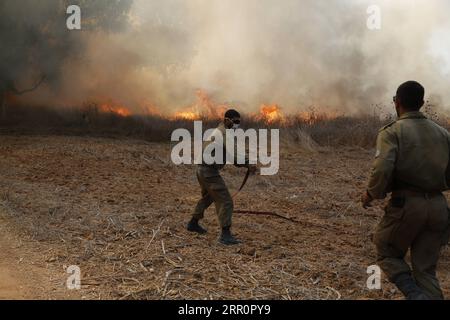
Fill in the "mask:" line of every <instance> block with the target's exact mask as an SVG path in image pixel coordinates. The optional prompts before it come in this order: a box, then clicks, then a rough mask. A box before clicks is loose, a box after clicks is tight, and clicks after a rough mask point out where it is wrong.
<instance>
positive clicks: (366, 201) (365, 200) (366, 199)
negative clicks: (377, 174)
mask: <svg viewBox="0 0 450 320" xmlns="http://www.w3.org/2000/svg"><path fill="white" fill-rule="evenodd" d="M372 201H373V198H372V196H371V195H370V194H369V192H367V191H365V192H364V194H363V195H362V197H361V202H362V206H363V208H364V209H367V208H370V207H371V206H372Z"/></svg>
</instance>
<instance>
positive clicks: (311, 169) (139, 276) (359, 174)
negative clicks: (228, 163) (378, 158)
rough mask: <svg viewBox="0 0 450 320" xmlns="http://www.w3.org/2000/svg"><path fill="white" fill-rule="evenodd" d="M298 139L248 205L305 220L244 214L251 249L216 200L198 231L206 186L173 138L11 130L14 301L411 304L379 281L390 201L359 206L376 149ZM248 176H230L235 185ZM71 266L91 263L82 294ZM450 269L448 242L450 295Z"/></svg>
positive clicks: (1, 180)
mask: <svg viewBox="0 0 450 320" xmlns="http://www.w3.org/2000/svg"><path fill="white" fill-rule="evenodd" d="M294 136H296V137H297V138H295V139H294V138H292V137H293V135H292V134H290V135H288V138H286V139H287V140H286V141H288V142H290V143H287V142H286V141H284V142H283V147H282V150H281V152H280V153H281V156H280V171H279V173H278V174H277V175H275V176H265V177H262V176H252V177H250V179H249V181H248V183H247V185H246V187H245V189H244V190H243V191H242V192H241V193H240V194H239V195H238V197H237V198H236V199H235V207H236V209H240V210H262V211H268V210H269V211H275V212H277V213H279V214H282V215H285V216H288V217H291V218H294V219H296V220H298V221H299V223H292V222H289V221H286V220H282V219H278V218H276V217H270V216H255V215H243V214H235V215H234V226H233V230H234V232H235V233H236V234H237V236H238V237H239V238H240V239H241V240H243V244H242V245H238V246H233V247H225V246H223V245H220V244H218V243H217V237H218V232H219V230H218V224H217V219H216V216H215V212H214V209H213V208H210V209H209V210H208V211H207V214H206V219H205V221H204V225H205V226H206V227H207V228H208V230H209V232H208V234H207V235H205V236H198V235H193V234H190V233H188V232H187V231H185V224H186V222H187V220H188V219H189V216H190V213H191V212H192V210H193V207H194V205H195V203H196V201H197V200H198V199H199V192H200V190H199V187H198V184H197V181H196V178H195V174H194V172H195V168H194V167H193V166H175V165H173V164H172V162H171V161H170V150H171V149H170V144H169V143H159V142H158V143H156V142H148V141H144V140H141V139H135V138H123V137H122V138H105V137H89V136H65V135H38V134H33V135H19V134H11V133H10V134H8V133H4V134H2V135H0V222H1V223H0V225H1V237H2V241H1V248H0V252H2V254H1V255H2V257H1V259H0V261H1V262H0V270H1V273H2V283H6V284H9V286H6V285H5V286H3V287H0V297H2V296H3V297H25V298H36V297H38V298H50V299H52V298H83V299H110V298H111V299H399V298H401V294H400V293H399V292H398V291H397V290H395V289H394V287H393V286H392V285H390V284H389V283H388V282H387V281H386V279H384V278H383V282H382V290H374V291H370V290H368V289H367V288H366V279H367V276H368V275H367V274H366V269H367V267H368V266H369V265H371V264H373V263H374V261H375V255H374V246H373V244H372V242H371V232H372V230H373V229H374V227H375V225H376V223H377V221H378V220H379V219H380V217H381V216H382V213H383V211H382V206H383V203H377V206H376V207H374V208H373V209H371V210H369V211H365V210H363V209H362V208H361V207H360V204H359V196H360V193H361V191H362V190H364V188H365V184H366V181H367V178H368V174H369V168H370V164H371V160H372V156H373V153H374V152H373V150H372V148H370V147H367V148H362V147H360V146H357V145H356V146H349V145H350V144H347V146H339V147H331V146H319V145H317V144H314V143H309V144H307V145H305V143H304V142H305V140H304V139H303V138H301V137H302V135H299V134H298V133H297V134H294ZM299 137H300V138H299ZM299 139H300V140H299ZM302 141H303V144H302V143H300V142H302ZM243 170H244V169H238V168H234V167H230V168H226V169H225V170H224V172H223V176H224V178H225V179H226V182H227V184H228V185H229V187H230V189H231V190H232V191H234V190H236V189H237V188H238V187H239V185H240V183H241V181H242V178H243V176H244V174H245V170H244V171H243ZM69 265H78V266H79V267H80V268H81V273H82V278H81V281H82V282H81V284H82V288H81V290H79V291H73V290H72V291H71V290H68V289H66V280H67V277H68V274H67V273H66V268H67V266H69ZM449 267H450V255H449V251H448V249H445V251H444V252H443V255H442V259H441V262H440V266H439V277H440V278H441V279H442V286H443V288H444V293H445V294H446V295H447V296H449V295H450V275H449V273H448V270H449ZM14 288H19V289H14ZM11 290H12V291H11Z"/></svg>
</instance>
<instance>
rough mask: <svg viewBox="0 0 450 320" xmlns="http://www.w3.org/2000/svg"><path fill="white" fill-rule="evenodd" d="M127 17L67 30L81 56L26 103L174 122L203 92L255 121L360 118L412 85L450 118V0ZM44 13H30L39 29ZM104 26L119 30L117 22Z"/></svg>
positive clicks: (173, 6) (171, 3)
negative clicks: (275, 112) (96, 106)
mask: <svg viewBox="0 0 450 320" xmlns="http://www.w3.org/2000/svg"><path fill="white" fill-rule="evenodd" d="M21 2H22V1H19V2H17V6H20V5H21ZM52 2H53V3H57V2H58V1H43V2H42V3H45V5H46V6H47V5H48V6H51V5H52ZM87 2H89V1H86V3H87ZM83 3H84V2H81V4H80V5H81V8H82V12H83V10H84V9H83ZM30 5H31V4H30ZM43 5H44V4H41V2H37V1H34V2H32V6H33V7H40V6H43ZM370 5H378V6H379V7H380V9H381V29H380V30H369V29H368V28H367V26H366V21H367V19H368V17H369V14H368V13H367V8H368V7H369V6H370ZM122 9H124V10H126V18H127V23H124V24H122V22H121V25H120V27H118V28H116V29H115V30H113V31H110V30H105V29H104V28H84V24H82V27H83V30H81V31H70V32H69V31H67V30H64V29H62V30H63V31H61V32H64V33H67V34H68V35H70V34H72V33H73V34H75V36H74V37H75V38H76V48H74V51H73V52H72V53H73V54H70V53H71V52H70V51H69V52H68V54H67V56H65V57H64V59H60V57H54V56H51V57H50V58H51V59H49V60H46V63H49V64H52V63H54V66H53V67H54V68H56V69H57V70H58V76H57V77H55V79H56V80H55V81H54V82H55V83H56V84H55V83H53V84H52V85H49V84H48V82H47V83H46V84H45V85H43V86H41V87H40V88H38V90H35V91H34V92H32V93H29V94H27V95H26V96H23V98H24V99H26V100H27V101H28V102H30V103H36V104H48V105H53V106H55V107H64V106H75V105H81V104H83V103H85V102H87V101H95V100H99V101H101V102H108V101H109V102H111V103H114V104H117V105H123V106H126V107H127V108H129V109H131V110H132V111H133V112H136V113H139V112H143V111H144V112H145V111H155V110H156V111H157V112H159V113H163V114H170V113H171V112H174V111H175V110H179V109H182V108H184V107H187V106H191V105H193V104H194V103H195V100H196V96H195V92H196V91H197V90H198V89H201V90H203V91H204V92H207V93H208V94H209V95H210V97H211V99H213V100H214V101H215V102H217V103H218V104H223V103H228V104H233V105H235V106H236V107H238V108H240V109H241V110H242V111H244V112H254V111H256V110H257V109H258V108H259V107H260V105H261V104H274V103H276V104H278V105H280V106H281V107H282V108H283V109H284V110H285V111H286V112H297V111H300V110H304V109H306V108H309V107H314V108H318V109H320V110H325V111H326V110H332V111H339V112H345V113H349V114H355V113H371V112H373V110H372V108H373V105H374V104H382V105H387V106H389V105H390V102H391V101H392V96H393V95H394V94H395V90H396V88H397V86H398V85H399V84H400V83H402V82H404V81H406V80H417V81H419V82H421V83H422V84H423V85H424V86H425V88H426V90H427V96H428V97H429V98H430V99H432V100H433V102H436V103H439V104H441V107H448V108H450V100H449V99H450V93H449V91H448V84H449V83H450V81H449V80H450V74H449V68H448V61H449V56H450V51H449V50H448V49H449V48H448V46H447V47H445V46H446V44H445V41H446V40H447V39H448V36H449V35H450V23H449V22H448V19H447V18H446V15H447V13H448V12H449V10H450V4H449V2H448V1H446V0H422V1H420V0H416V1H412V0H396V1H389V0H378V1H376V0H348V1H337V0H333V1H330V0H304V1H298V0H283V1H275V0H245V1H240V0H227V1H223V0H189V1H185V0H135V1H134V2H133V3H132V5H131V6H130V7H126V8H125V7H123V8H122ZM86 10H88V9H86ZM89 10H92V9H89ZM40 11H42V8H41V10H36V11H32V10H31V11H29V15H31V17H30V21H31V22H30V23H31V25H32V24H33V22H32V21H33V19H34V16H33V15H34V13H33V12H37V13H36V14H38V12H40ZM41 14H42V13H41ZM96 15H97V16H98V15H101V16H102V17H103V19H105V21H107V19H108V15H114V13H111V12H105V13H104V14H102V13H101V12H96ZM41 17H42V15H41ZM49 18H50V19H52V17H49ZM53 19H56V18H53ZM58 19H59V20H60V22H61V25H60V26H59V28H65V21H64V16H63V17H62V19H61V17H60V18H58ZM111 19H113V18H111ZM82 21H83V23H84V20H82ZM121 21H122V20H121ZM56 27H57V26H55V24H52V28H56ZM17 36H19V37H20V36H23V34H19V35H17ZM70 37H72V35H70ZM445 37H446V38H445ZM71 41H75V40H71ZM71 47H73V46H71ZM2 50H3V49H2ZM58 59H59V60H58ZM20 66H21V69H20V75H18V79H17V81H25V80H24V79H27V78H30V77H31V76H30V75H29V74H28V73H27V69H26V68H23V63H21V64H20ZM18 67H19V65H18ZM50 69H51V68H50ZM53 73H55V72H54V71H53Z"/></svg>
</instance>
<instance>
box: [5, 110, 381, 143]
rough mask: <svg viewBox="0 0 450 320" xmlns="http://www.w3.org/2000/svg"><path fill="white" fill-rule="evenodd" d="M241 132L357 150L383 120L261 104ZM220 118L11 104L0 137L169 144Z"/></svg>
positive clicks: (371, 140)
mask: <svg viewBox="0 0 450 320" xmlns="http://www.w3.org/2000/svg"><path fill="white" fill-rule="evenodd" d="M243 118H244V119H243V120H244V121H243V126H244V128H250V127H252V128H280V129H281V137H282V141H283V142H284V143H286V144H288V145H292V146H300V147H305V148H307V149H308V148H311V147H312V146H315V145H318V146H358V147H364V148H370V147H372V146H373V145H374V142H375V137H376V133H377V131H378V130H379V128H380V127H381V126H383V125H384V124H385V123H386V122H387V121H389V120H388V119H385V120H381V119H380V117H379V116H359V117H349V116H345V115H336V114H328V113H321V112H316V111H315V110H313V109H312V110H309V111H308V112H302V113H299V114H297V115H284V114H283V113H282V112H281V109H280V108H279V107H278V106H276V105H272V106H261V112H260V113H258V114H246V115H244V116H243ZM219 119H220V116H219V115H218V113H216V114H213V113H211V114H208V113H204V114H200V113H197V112H193V111H180V112H178V113H175V114H174V115H173V116H161V115H157V114H146V115H133V114H131V112H130V111H129V110H128V109H126V108H125V107H121V106H111V105H107V104H100V105H97V104H89V105H86V106H84V107H83V108H64V109H61V110H57V109H53V108H45V107H26V106H20V105H17V106H14V107H10V108H8V109H7V110H6V116H4V117H0V130H1V132H3V133H20V134H58V135H90V136H101V137H133V138H138V139H143V140H146V141H153V142H163V141H170V136H171V133H172V132H173V130H175V129H177V128H187V129H189V130H192V129H193V120H202V121H203V127H204V128H211V127H214V126H216V125H217V123H218V121H219Z"/></svg>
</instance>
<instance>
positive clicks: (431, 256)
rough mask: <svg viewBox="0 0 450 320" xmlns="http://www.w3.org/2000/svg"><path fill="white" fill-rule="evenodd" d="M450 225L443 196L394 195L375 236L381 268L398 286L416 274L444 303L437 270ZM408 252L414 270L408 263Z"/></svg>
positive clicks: (436, 297) (424, 288)
mask: <svg viewBox="0 0 450 320" xmlns="http://www.w3.org/2000/svg"><path fill="white" fill-rule="evenodd" d="M448 225H449V213H448V207H447V200H446V199H445V197H444V196H443V195H442V194H435V195H432V196H427V195H417V196H411V195H406V196H405V195H401V196H398V195H394V196H393V197H392V199H391V200H390V201H389V204H388V205H387V207H386V208H385V215H384V217H383V218H382V220H381V222H380V223H379V225H378V227H377V229H376V232H375V234H374V243H375V245H376V249H377V255H378V265H379V266H380V267H381V269H382V270H383V271H384V272H385V273H386V275H387V276H388V277H389V280H390V281H392V282H394V281H395V279H396V277H397V276H399V275H400V274H403V273H412V275H413V277H414V279H415V281H416V283H417V285H418V286H419V287H420V288H422V289H423V290H424V291H425V292H426V293H427V294H428V295H429V296H430V298H432V299H443V294H442V291H441V288H440V285H439V281H438V279H437V278H436V266H437V263H438V260H439V255H440V249H441V247H442V246H443V245H444V243H445V244H446V243H447V242H448V239H445V238H446V232H447V230H448ZM408 249H410V250H411V263H412V270H411V268H410V267H409V265H408V264H407V263H406V262H405V259H404V258H405V255H406V253H407V251H408ZM411 271H412V272H411Z"/></svg>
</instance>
